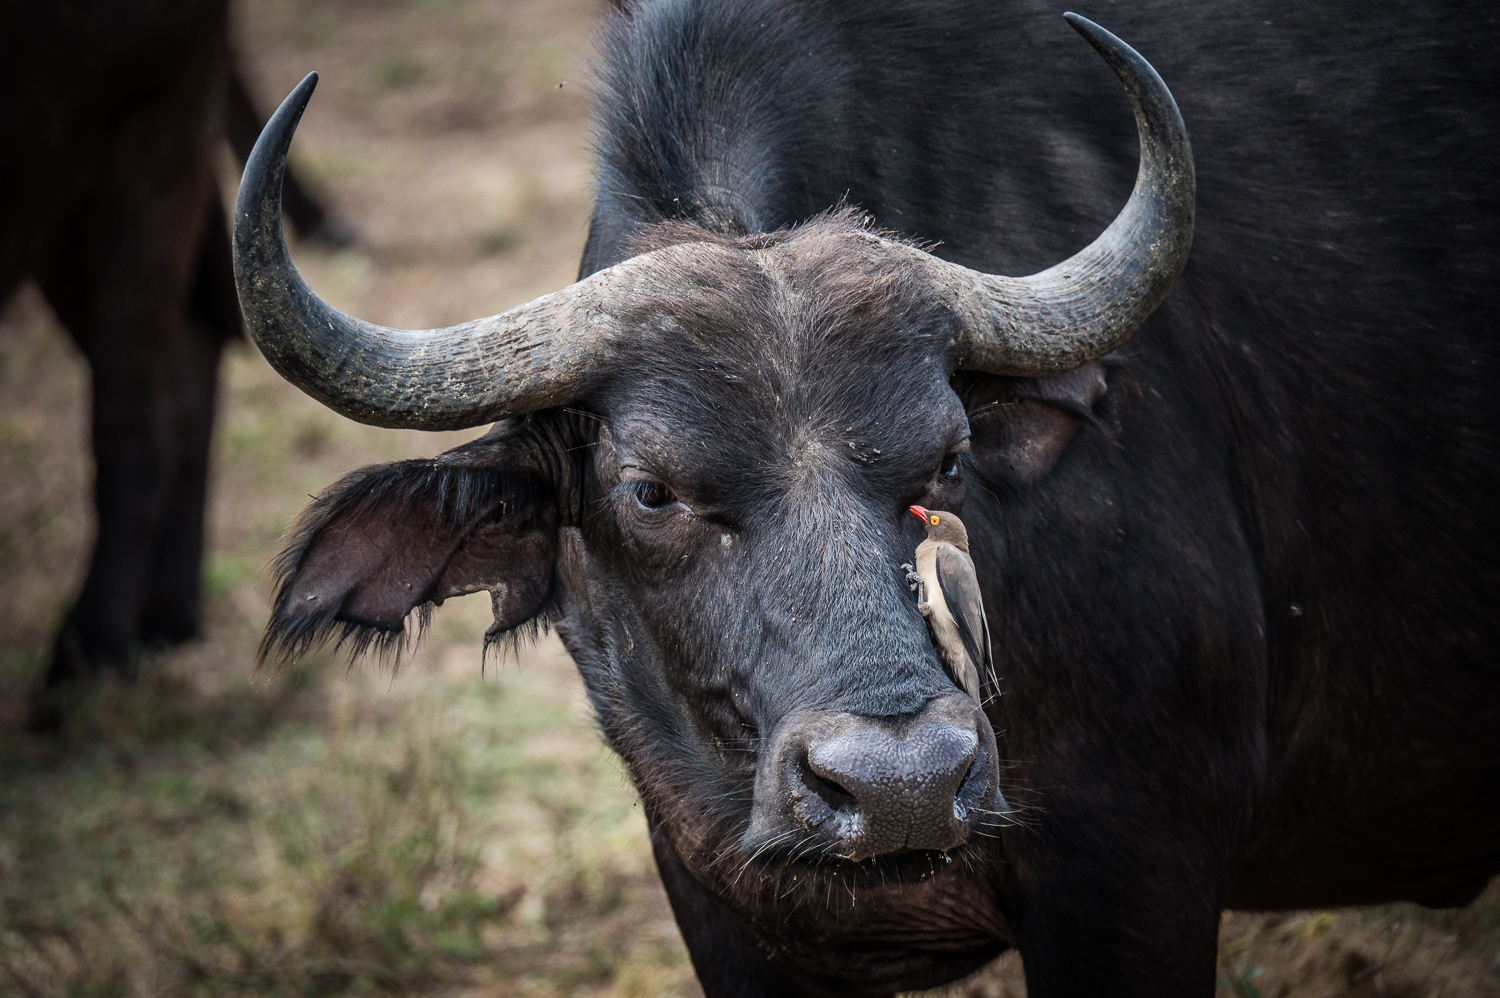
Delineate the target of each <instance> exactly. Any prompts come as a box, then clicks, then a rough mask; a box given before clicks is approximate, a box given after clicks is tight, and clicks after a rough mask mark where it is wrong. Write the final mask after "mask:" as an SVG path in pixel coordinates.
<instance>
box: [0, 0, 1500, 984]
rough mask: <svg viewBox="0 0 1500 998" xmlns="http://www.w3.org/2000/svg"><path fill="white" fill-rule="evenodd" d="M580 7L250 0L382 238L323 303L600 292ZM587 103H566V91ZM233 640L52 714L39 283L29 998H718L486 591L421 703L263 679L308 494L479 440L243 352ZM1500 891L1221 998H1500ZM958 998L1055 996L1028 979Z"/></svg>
mask: <svg viewBox="0 0 1500 998" xmlns="http://www.w3.org/2000/svg"><path fill="white" fill-rule="evenodd" d="M594 6H595V5H594V4H593V3H591V2H584V0H512V2H501V0H414V2H401V0H360V2H355V0H332V2H330V0H319V2H316V3H315V2H312V0H245V2H242V3H240V5H239V7H238V17H239V28H238V31H239V35H240V38H241V48H242V50H243V51H244V52H245V53H246V59H247V66H248V69H249V72H250V76H251V78H252V80H253V81H254V82H255V84H256V89H257V90H258V92H259V93H260V95H261V97H262V100H263V102H264V103H265V104H266V106H268V107H269V106H270V104H271V103H272V102H273V101H275V100H276V99H279V98H280V96H281V95H282V94H284V93H285V92H286V91H287V90H288V89H289V88H290V87H291V85H292V84H293V83H295V81H296V80H297V79H299V78H300V77H301V76H302V74H303V73H305V72H306V71H307V70H309V69H317V70H319V71H320V72H321V73H322V74H323V82H322V83H321V85H320V88H319V91H318V94H317V96H316V97H315V98H314V100H313V103H312V106H311V108H310V110H309V112H308V114H307V117H306V120H305V123H304V124H303V126H302V128H301V130H300V131H299V133H298V137H297V143H296V146H295V148H294V157H296V159H297V161H298V162H299V164H300V166H301V167H302V168H303V169H304V170H305V171H307V172H308V173H309V174H310V175H311V176H312V177H313V178H314V179H315V180H316V181H317V182H318V183H320V184H321V186H322V187H323V189H324V190H325V192H326V193H327V195H328V197H329V200H330V201H332V203H333V204H334V205H335V207H336V208H337V209H339V210H340V211H341V213H342V214H343V215H344V217H345V218H346V219H347V220H349V221H350V222H352V223H353V224H354V225H355V227H356V229H357V231H358V232H359V234H360V242H359V244H358V248H357V249H355V250H351V251H343V252H337V253H328V252H323V251H318V250H315V249H310V248H299V250H298V259H299V262H300V263H301V264H302V265H303V267H304V269H305V271H306V273H307V274H308V276H309V279H310V280H311V281H312V283H313V284H314V286H316V287H318V288H319V289H320V290H322V291H323V292H324V293H325V295H327V296H328V297H329V298H330V299H331V300H333V301H334V302H335V303H337V304H339V305H342V306H344V307H346V308H349V309H351V310H354V311H356V312H358V313H359V314H361V315H363V316H366V317H367V318H370V319H373V320H376V321H383V322H389V323H394V324H399V325H405V326H415V327H420V326H427V325H433V324H439V323H446V322H452V321H455V320H459V319H465V318H470V317H472V316H475V315H480V314H485V313H489V312H493V311H497V310H499V309H501V308H504V307H506V306H508V305H511V304H513V303H515V302H518V301H521V300H524V299H527V298H529V297H531V296H533V295H536V294H539V293H541V292H544V291H548V290H552V289H554V288H556V287H559V286H561V285H562V284H564V283H566V282H567V281H568V280H570V279H571V277H572V275H573V272H574V268H575V267H576V265H577V259H578V254H579V251H580V249H581V246H582V242H583V236H584V226H585V222H586V210H587V206H586V204H585V203H584V200H583V191H584V180H585V177H586V174H587V165H586V149H585V146H586V131H585V113H586V90H587V84H588V74H587V71H586V69H585V66H584V57H585V55H586V53H587V51H588V33H589V27H588V20H589V18H590V16H591V15H592V13H593V11H594ZM563 81H567V82H566V85H565V86H562V87H558V86H557V84H558V83H560V82H563ZM224 378H225V390H224V400H223V405H222V416H221V422H220V425H219V431H218V437H217V441H216V445H215V484H214V491H213V499H212V514H211V552H210V556H209V562H208V567H207V586H208V593H209V611H208V616H209V619H208V628H207V629H208V633H207V636H206V638H205V640H203V641H201V642H198V643H196V644H194V645H192V646H190V647H188V648H185V649H182V650H180V651H178V652H175V653H173V654H171V655H169V656H165V657H163V658H161V659H160V660H157V661H153V662H151V663H149V664H148V667H147V668H146V670H145V679H144V680H143V682H142V683H140V684H139V685H137V686H135V687H131V688H126V687H111V688H106V689H101V690H99V691H98V692H97V693H96V695H95V697H94V700H93V702H92V704H91V705H90V706H89V708H88V709H86V710H83V711H82V712H80V714H79V715H78V716H77V717H75V718H74V720H73V722H72V727H71V728H70V730H69V731H68V733H67V734H66V735H65V736H64V737H63V738H62V739H60V740H52V741H47V742H36V741H31V740H28V739H27V738H25V737H24V736H22V735H21V734H19V720H20V717H21V709H22V708H23V707H24V703H25V697H24V693H25V691H26V689H27V688H28V687H29V684H30V683H31V682H32V681H33V679H34V678H35V675H36V673H37V671H38V670H39V668H40V666H41V664H42V662H43V656H44V654H45V652H46V648H47V641H48V638H49V636H50V633H51V630H52V628H53V627H55V626H56V624H57V621H58V619H59V618H60V615H61V612H62V609H63V608H64V606H65V604H66V601H67V599H68V598H69V596H70V594H71V593H72V592H73V591H74V589H75V588H76V586H77V584H78V582H79V580H80V578H81V576H82V571H83V563H84V558H85V557H86V554H87V544H88V538H89V531H90V526H89V523H90V513H89V508H88V504H87V489H88V479H89V473H90V472H89V468H88V464H87V460H86V455H87V450H86V449H85V446H84V444H85V440H86V407H85V390H86V385H87V371H86V370H85V369H84V367H83V365H82V364H81V362H80V360H79V358H78V357H77V355H76V353H75V352H74V351H73V350H72V348H71V346H70V345H69V343H68V341H67V339H66V337H65V336H64V335H63V334H62V333H61V331H60V330H58V329H57V328H56V324H55V321H54V320H53V319H52V318H51V316H50V314H49V313H48V312H47V310H46V308H45V306H43V305H42V304H41V303H40V301H39V299H38V298H37V296H36V294H35V292H34V291H31V290H28V291H26V292H25V293H23V294H22V296H21V297H20V298H19V299H18V300H17V301H15V302H12V303H11V304H10V305H9V306H8V307H7V308H6V310H5V312H4V313H3V316H0V399H3V402H0V994H18V995H27V996H31V995H48V996H50V995H61V994H68V995H79V996H88V995H120V996H127V995H128V996H135V995H141V996H146V995H177V994H204V995H246V996H248V995H283V994H288V995H289V994H297V995H307V994H361V993H365V992H371V991H378V992H383V993H390V992H396V993H408V994H431V995H467V994H476V995H477V994H481V993H482V994H503V995H525V996H531V995H537V996H544V995H562V994H569V995H600V996H603V995H619V996H648V995H673V994H681V995H692V994H696V993H698V990H697V985H696V984H695V983H694V982H693V981H692V975H691V970H690V968H689V966H688V964H687V960H686V954H685V953H684V951H683V948H682V943H681V940H680V937H679V936H678V934H677V931H676V928H675V926H674V925H673V924H672V921H671V916H670V912H669V911H668V908H667V904H666V900H665V897H664V896H663V895H662V892H661V888H660V886H659V885H658V883H657V881H656V877H655V872H654V869H653V868H652V864H651V860H650V850H649V846H648V843H647V839H646V835H645V828H644V822H643V821H642V820H641V817H640V815H639V810H638V807H637V805H636V800H635V795H634V793H633V791H632V790H631V789H630V788H629V786H628V785H627V783H626V780H625V778H624V776H623V774H622V772H621V770H620V767H619V766H618V764H617V763H616V762H615V761H614V759H613V758H612V757H611V756H610V755H609V754H608V753H607V752H606V751H605V750H604V749H603V748H602V747H601V746H600V745H599V742H598V738H597V735H596V734H595V732H594V730H593V728H592V726H591V724H590V722H589V720H588V718H587V716H586V712H585V708H584V703H583V699H582V696H581V692H580V690H579V683H578V679H577V676H576V674H575V672H574V671H573V669H572V667H571V665H570V664H569V663H568V662H567V660H566V656H565V655H564V654H563V653H562V652H561V649H560V648H559V647H558V646H557V644H556V643H555V641H548V642H545V643H544V644H542V645H541V646H540V647H538V648H537V649H535V650H533V651H531V652H528V653H526V654H525V655H524V660H523V661H521V662H508V663H504V664H503V665H500V666H498V667H497V666H496V664H495V663H491V667H490V668H489V669H488V670H487V671H486V672H485V674H483V675H481V674H480V669H479V662H480V651H479V648H480V634H481V631H482V629H483V626H484V624H485V622H486V617H487V604H486V601H485V600H483V599H482V598H478V599H475V598H470V599H465V600H461V601H456V602H451V603H450V604H449V605H448V606H445V607H444V608H443V609H442V610H441V611H440V612H439V614H438V615H437V618H436V621H435V626H434V629H433V633H432V635H431V637H430V640H429V642H428V643H427V645H426V646H425V647H424V648H423V649H422V650H421V651H420V652H419V653H417V655H416V656H415V658H414V659H413V660H412V661H411V662H410V663H408V665H407V666H406V667H405V668H404V669H403V670H402V672H401V674H400V675H399V676H396V677H394V678H393V677H391V676H389V675H388V674H385V673H382V672H380V671H378V670H374V669H359V670H356V671H354V672H352V673H349V674H347V675H346V674H345V673H344V671H343V669H342V667H341V666H338V665H335V664H334V663H332V662H331V661H329V660H327V659H319V660H315V661H313V662H311V663H309V664H308V665H306V666H304V667H303V668H301V669H299V670H297V671H295V672H293V673H291V674H289V675H287V676H285V677H282V678H280V679H276V680H272V679H269V678H268V677H265V676H257V675H255V674H254V673H253V672H252V671H251V669H250V656H251V653H252V650H253V648H254V644H255V641H256V639H257V638H258V635H259V631H260V628H261V627H262V625H263V623H264V621H265V616H266V612H267V596H268V593H267V583H266V579H265V577H264V573H263V571H262V569H263V566H264V565H265V562H266V560H267V559H268V558H269V557H270V555H271V554H272V553H273V552H274V550H275V547H276V543H277V538H278V537H279V535H280V533H281V531H282V530H283V529H284V528H285V525H286V523H287V522H288V520H289V518H290V517H291V516H292V515H293V514H294V513H295V511H296V509H297V508H298V507H299V506H300V505H301V503H302V502H303V501H304V498H305V494H306V493H309V492H313V491H316V490H318V489H319V488H322V487H323V486H325V485H327V484H328V483H330V482H331V481H333V480H334V479H335V478H337V477H338V476H339V475H341V474H343V473H344V472H346V471H348V470H351V469H353V468H355V467H358V466H361V465H363V464H367V463H370V462H375V461H387V460H393V459H397V458H402V457H408V456H415V455H418V454H431V453H434V452H436V451H438V450H441V449H444V448H446V447H449V446H452V445H453V443H455V442H457V441H458V440H461V439H463V438H464V437H465V436H466V435H465V434H438V435H435V437H434V435H430V434H418V433H395V432H388V431H380V430H372V429H369V428H366V427H361V426H357V425H355V424H352V423H349V422H348V421H346V420H343V419H341V418H339V417H337V416H334V415H332V414H331V413H329V412H327V411H326V410H324V409H321V408H320V407H319V406H317V405H316V404H315V403H313V402H311V401H310V400H308V399H306V398H305V397H303V396H302V395H300V394H299V393H298V392H297V391H296V390H295V389H292V388H290V387H289V386H288V385H286V384H285V383H283V382H282V381H281V380H280V379H278V378H277V377H276V376H275V375H274V374H273V373H271V372H270V370H269V369H268V368H267V367H266V365H265V364H264V362H263V361H262V360H261V359H260V357H259V356H258V355H257V354H256V353H255V352H254V351H253V350H251V349H250V348H248V347H243V346H242V347H239V348H236V349H235V350H233V351H232V352H231V355H230V356H229V358H228V361H227V363H226V366H225V374H224ZM1497 939H1500V898H1497V897H1496V895H1495V893H1494V892H1493V891H1492V892H1491V894H1490V895H1489V896H1488V897H1487V898H1486V899H1485V901H1484V902H1483V903H1481V904H1480V905H1477V906H1475V907H1474V908H1472V909H1470V910H1468V911H1465V912H1458V913H1431V912H1423V911H1420V910H1418V909H1414V908H1410V907H1408V906H1396V907H1391V908H1383V909H1372V910H1366V911H1356V912H1345V913H1337V914H1329V913H1302V914H1295V915H1290V916H1274V917H1273V916H1252V915H1236V916H1230V917H1227V918H1226V920H1225V924H1224V930H1223V946H1222V956H1221V977H1222V982H1221V983H1222V987H1221V994H1223V995H1225V996H1238V998H1251V996H1260V995H1263V996H1266V998H1270V996H1272V995H1281V994H1295V995H1309V996H1321V995H1330V996H1331V995H1372V996H1382V998H1384V996H1410V998H1430V996H1435V995H1443V996H1445V998H1463V996H1478V995H1500V966H1497V963H1496V960H1497V954H1500V944H1497ZM948 993H951V994H963V995H972V996H981V995H984V996H999V995H1021V994H1024V985H1023V984H1022V975H1021V968H1020V963H1019V960H1018V959H1016V958H1015V957H1014V956H1011V957H1008V958H1005V959H1003V960H1001V961H999V962H998V963H997V964H996V965H995V966H993V967H991V968H988V969H987V970H986V971H984V972H983V973H981V974H980V975H977V976H976V977H975V978H973V979H971V980H970V981H967V982H964V983H962V984H961V985H958V986H956V987H954V988H952V989H948Z"/></svg>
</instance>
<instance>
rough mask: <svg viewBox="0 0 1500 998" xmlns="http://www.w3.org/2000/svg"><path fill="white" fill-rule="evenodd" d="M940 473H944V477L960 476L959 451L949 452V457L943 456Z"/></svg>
mask: <svg viewBox="0 0 1500 998" xmlns="http://www.w3.org/2000/svg"><path fill="white" fill-rule="evenodd" d="M938 474H940V475H942V476H943V477H944V478H957V477H958V454H957V453H953V454H949V455H948V456H947V457H945V458H943V466H942V467H941V468H939V469H938Z"/></svg>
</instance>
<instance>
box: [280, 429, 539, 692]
mask: <svg viewBox="0 0 1500 998" xmlns="http://www.w3.org/2000/svg"><path fill="white" fill-rule="evenodd" d="M513 430H514V428H507V432H506V433H501V434H499V435H498V437H497V434H496V432H495V431H492V432H491V433H490V434H488V435H486V436H485V437H481V438H480V439H479V440H476V441H474V442H472V443H471V444H467V445H465V446H464V447H461V448H457V449H455V450H453V451H449V452H448V453H447V454H444V455H443V456H441V457H439V458H436V459H433V460H425V461H403V462H400V463H398V464H388V465H380V466H377V467H373V468H365V469H363V470H361V471H357V472H355V473H354V474H352V475H349V476H347V477H345V478H344V479H343V480H342V481H340V482H338V483H337V484H336V485H334V486H333V487H332V488H330V489H328V490H327V491H325V492H324V493H323V494H321V495H320V496H318V497H317V498H316V499H315V500H314V501H313V504H312V505H311V506H310V507H308V509H307V510H306V511H305V512H304V513H303V514H302V516H301V517H300V519H299V521H298V524H297V526H296V529H295V530H294V531H293V534H292V540H291V543H290V544H289V545H288V546H287V548H286V550H285V551H284V552H283V553H282V555H281V557H280V559H279V560H278V563H277V576H278V578H277V588H276V599H275V604H274V608H273V610H272V613H271V620H270V623H269V624H268V625H267V628H266V635H265V638H264V639H263V640H262V642H261V647H260V654H259V657H260V659H261V660H265V659H267V658H271V659H274V660H275V661H276V662H277V664H278V665H282V664H285V663H287V662H289V661H292V660H294V659H296V658H299V657H301V656H302V655H303V654H305V653H306V652H307V651H308V650H310V649H311V648H312V647H314V646H315V645H317V644H320V643H321V642H323V641H324V640H327V639H330V638H332V639H334V640H335V641H336V642H337V643H338V644H339V645H344V644H346V643H347V644H348V645H349V647H350V648H351V650H352V651H353V653H354V654H356V655H357V654H359V653H361V652H363V651H364V650H366V649H367V648H369V647H371V646H374V647H375V648H377V649H378V650H380V651H394V650H397V649H399V648H400V647H401V645H402V643H403V640H404V638H405V637H406V621H407V618H408V616H409V615H410V614H411V611H412V610H413V609H416V608H418V607H422V608H425V609H429V610H430V608H431V606H432V605H435V604H440V603H442V602H443V600H445V599H447V598H448V597H450V596H458V595H463V594H466V593H474V592H479V591H481V590H487V591H488V592H489V593H490V594H491V602H492V605H493V608H494V614H495V620H494V623H493V624H492V625H491V626H490V629H489V631H488V632H487V633H486V641H487V643H488V642H491V641H494V640H496V639H498V638H499V637H500V636H501V635H503V634H505V633H506V632H508V631H510V630H512V629H514V628H516V627H519V626H520V625H522V624H525V623H527V622H528V621H531V620H532V619H533V618H535V617H536V616H537V615H538V614H539V613H541V612H542V611H543V610H544V609H545V608H546V606H547V603H548V601H549V598H550V596H551V591H552V578H553V567H554V563H555V561H556V554H557V528H558V513H557V508H558V507H557V502H556V498H555V495H554V494H553V490H552V489H551V487H550V484H549V483H548V482H547V481H546V480H545V479H544V478H542V477H541V475H540V474H539V472H540V470H541V469H540V468H538V467H536V466H535V465H534V462H530V461H518V460H517V458H518V457H525V456H526V455H525V451H526V450H527V448H524V447H522V448H517V447H515V446H513V445H514V444H515V443H516V441H515V440H513V439H510V437H512V436H514V433H513ZM423 623H425V620H423Z"/></svg>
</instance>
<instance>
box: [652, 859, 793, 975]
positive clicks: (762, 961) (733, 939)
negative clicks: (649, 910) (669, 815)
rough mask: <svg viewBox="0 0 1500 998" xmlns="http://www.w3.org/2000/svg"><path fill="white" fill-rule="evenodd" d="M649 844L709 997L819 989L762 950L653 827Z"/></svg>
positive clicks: (739, 921) (684, 938) (747, 929)
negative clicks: (790, 973) (792, 974)
mask: <svg viewBox="0 0 1500 998" xmlns="http://www.w3.org/2000/svg"><path fill="white" fill-rule="evenodd" d="M651 850H652V852H653V853H654V854H655V856H656V868H657V870H658V871H660V873H661V882H662V886H663V887H665V888H666V889H667V898H668V899H669V900H670V901H671V902H672V914H673V915H674V916H676V918H677V926H678V928H680V929H681V930H682V939H683V942H685V943H686V944H687V948H688V955H689V956H691V957H692V959H693V969H694V970H695V971H696V972H697V974H698V982H699V983H700V984H702V985H703V993H704V994H705V995H707V996H708V998H783V996H784V998H798V996H806V998H812V996H815V995H818V994H821V992H818V991H811V990H808V989H807V988H806V987H805V986H804V985H803V984H801V983H799V982H796V981H794V980H793V979H792V978H791V977H790V976H788V975H787V973H786V972H785V971H784V970H782V969H781V968H780V967H778V966H776V965H775V964H774V963H772V962H771V960H770V959H769V958H768V957H767V956H766V954H765V952H764V951H763V950H762V948H761V947H760V945H759V944H758V943H757V942H756V940H755V937H754V935H752V933H751V931H750V929H749V928H748V927H747V926H746V925H745V924H744V922H742V921H741V920H740V918H739V917H738V916H737V915H735V914H734V912H732V911H730V910H729V907H728V906H727V905H725V904H724V902H723V901H720V900H719V899H718V898H717V897H714V896H713V895H712V894H710V893H709V892H708V891H706V890H704V889H703V887H702V885H700V884H699V883H698V882H697V881H696V880H694V879H693V877H692V875H691V874H690V873H688V871H687V868H686V867H684V866H683V865H682V861H681V860H679V859H678V858H677V854H676V853H675V852H673V851H672V847H671V846H670V845H669V844H668V843H667V842H666V840H665V839H664V838H663V837H662V835H661V833H660V832H658V831H656V830H655V829H653V830H652V832H651Z"/></svg>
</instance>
